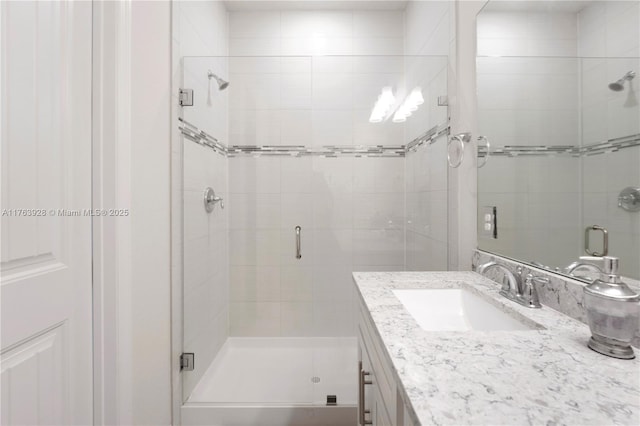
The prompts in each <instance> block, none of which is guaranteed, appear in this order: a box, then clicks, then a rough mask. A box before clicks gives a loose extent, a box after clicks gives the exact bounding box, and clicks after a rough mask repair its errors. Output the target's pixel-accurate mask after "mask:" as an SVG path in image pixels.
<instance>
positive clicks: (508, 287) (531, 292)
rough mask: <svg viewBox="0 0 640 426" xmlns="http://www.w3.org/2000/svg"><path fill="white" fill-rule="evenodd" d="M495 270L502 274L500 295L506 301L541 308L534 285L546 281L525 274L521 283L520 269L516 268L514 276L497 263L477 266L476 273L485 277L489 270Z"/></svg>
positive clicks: (491, 262)
mask: <svg viewBox="0 0 640 426" xmlns="http://www.w3.org/2000/svg"><path fill="white" fill-rule="evenodd" d="M493 268H497V269H500V270H502V272H503V273H504V278H505V279H504V280H503V284H502V288H501V289H500V294H501V295H502V296H504V297H506V298H507V299H509V300H511V301H514V302H516V303H519V304H521V305H522V306H526V307H528V308H541V307H542V306H541V305H540V302H539V300H538V289H537V286H536V284H537V283H539V282H545V281H548V280H547V279H546V278H543V277H534V276H533V275H532V274H527V276H526V278H525V282H524V283H523V282H522V267H520V266H518V268H517V269H516V273H515V274H514V273H513V272H512V271H511V269H509V268H507V267H506V266H504V265H501V264H499V263H497V262H494V261H490V262H487V263H484V264H482V265H480V266H478V270H477V271H478V273H479V274H482V275H485V273H486V272H488V271H489V270H490V269H493Z"/></svg>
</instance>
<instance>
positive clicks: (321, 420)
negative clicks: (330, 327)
mask: <svg viewBox="0 0 640 426" xmlns="http://www.w3.org/2000/svg"><path fill="white" fill-rule="evenodd" d="M356 379H357V340H356V338H351V337H314V338H278V337H276V338H253V337H252V338H242V337H231V338H229V339H228V340H227V342H226V343H225V344H224V346H223V347H222V349H221V350H220V353H219V354H218V355H217V357H216V358H215V359H214V361H213V362H212V363H211V365H210V366H209V368H208V369H207V371H206V372H205V374H204V375H203V377H202V379H201V380H200V382H199V383H198V384H197V385H196V387H195V389H194V390H193V392H192V393H191V396H190V397H189V399H188V400H187V402H185V404H184V405H183V406H182V411H181V415H182V424H183V425H185V426H186V425H203V424H206V425H224V426H250V425H260V426H268V425H269V426H270V425H274V426H275V425H277V426H294V425H295V426H297V425H304V426H319V425H336V426H338V425H349V426H352V425H354V424H355V423H356V417H357V406H356V404H357V401H356V399H357V392H358V390H357V383H356ZM328 395H335V396H336V397H337V405H335V406H327V405H326V404H327V396H328Z"/></svg>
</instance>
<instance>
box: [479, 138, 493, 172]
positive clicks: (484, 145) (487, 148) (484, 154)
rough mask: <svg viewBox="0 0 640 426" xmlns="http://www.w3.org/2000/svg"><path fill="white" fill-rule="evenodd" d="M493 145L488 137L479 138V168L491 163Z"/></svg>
mask: <svg viewBox="0 0 640 426" xmlns="http://www.w3.org/2000/svg"><path fill="white" fill-rule="evenodd" d="M490 155H491V144H490V143H489V139H487V137H486V136H478V168H479V169H480V168H482V167H484V166H485V164H487V161H489V156H490Z"/></svg>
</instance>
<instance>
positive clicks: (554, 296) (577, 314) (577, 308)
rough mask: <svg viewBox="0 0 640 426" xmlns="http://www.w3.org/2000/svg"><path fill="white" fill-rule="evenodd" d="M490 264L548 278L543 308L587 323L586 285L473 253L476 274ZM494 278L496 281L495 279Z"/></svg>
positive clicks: (637, 285) (634, 284)
mask: <svg viewBox="0 0 640 426" xmlns="http://www.w3.org/2000/svg"><path fill="white" fill-rule="evenodd" d="M489 261H494V262H496V263H499V264H502V265H504V266H508V267H509V268H511V269H513V270H515V268H516V267H517V266H521V267H522V269H523V272H522V273H523V275H526V274H529V273H531V274H533V275H536V276H544V277H546V278H548V279H549V282H547V283H544V284H541V285H540V287H539V288H538V296H539V298H540V303H542V305H543V306H547V307H549V308H552V309H555V310H556V311H559V312H562V313H563V314H565V315H568V316H570V317H571V318H574V319H576V320H578V321H580V322H583V323H585V324H586V323H587V315H586V312H585V309H584V304H583V298H584V294H583V291H584V290H583V289H584V287H585V285H586V283H585V282H583V281H578V280H574V279H571V278H569V277H565V276H562V275H558V274H556V273H553V272H550V271H545V270H544V269H539V268H536V267H533V266H531V265H527V264H525V263H521V262H516V261H515V260H512V259H507V258H505V257H502V256H498V255H496V254H493V253H489V252H486V251H482V250H475V252H474V253H473V256H472V258H471V267H472V270H473V271H476V269H477V267H478V265H480V264H483V263H486V262H489ZM490 278H494V277H493V276H492V277H490ZM624 281H625V283H627V284H628V285H629V287H631V289H633V290H634V291H640V282H638V281H635V280H630V279H627V278H624ZM632 345H633V346H635V347H640V329H638V330H636V334H635V337H634V339H633V342H632Z"/></svg>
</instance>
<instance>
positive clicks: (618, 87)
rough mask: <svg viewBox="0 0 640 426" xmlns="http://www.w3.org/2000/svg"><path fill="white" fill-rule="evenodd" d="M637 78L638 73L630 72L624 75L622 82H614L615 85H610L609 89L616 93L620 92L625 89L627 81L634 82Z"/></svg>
mask: <svg viewBox="0 0 640 426" xmlns="http://www.w3.org/2000/svg"><path fill="white" fill-rule="evenodd" d="M635 76H636V73H635V72H634V71H629V72H627V73H626V74H625V75H623V76H622V78H621V79H620V80H617V81H614V82H613V83H611V84H609V89H611V90H613V91H614V92H619V91H621V90H622V89H624V83H625V82H626V81H631V80H633V79H634V77H635Z"/></svg>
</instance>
